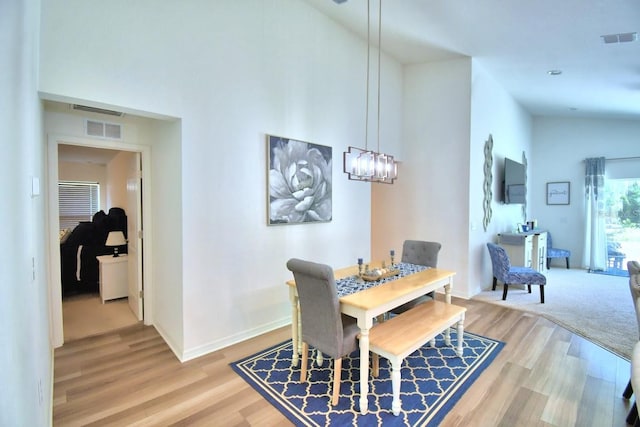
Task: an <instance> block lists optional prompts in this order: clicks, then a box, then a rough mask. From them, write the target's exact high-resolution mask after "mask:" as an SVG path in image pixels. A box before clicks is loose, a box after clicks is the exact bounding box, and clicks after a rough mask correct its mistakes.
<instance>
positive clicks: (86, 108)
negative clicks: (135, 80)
mask: <svg viewBox="0 0 640 427" xmlns="http://www.w3.org/2000/svg"><path fill="white" fill-rule="evenodd" d="M71 108H73V109H74V110H78V111H87V112H89V113H98V114H106V115H108V116H116V117H122V116H124V113H123V112H122V111H115V110H106V109H104V108H98V107H89V106H88V105H80V104H73V105H72V106H71Z"/></svg>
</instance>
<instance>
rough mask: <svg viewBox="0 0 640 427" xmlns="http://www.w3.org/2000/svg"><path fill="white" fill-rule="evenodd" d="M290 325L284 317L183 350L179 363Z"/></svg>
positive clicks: (287, 318)
mask: <svg viewBox="0 0 640 427" xmlns="http://www.w3.org/2000/svg"><path fill="white" fill-rule="evenodd" d="M290 324H291V318H290V317H286V318H282V319H280V320H277V321H273V322H269V323H265V324H263V325H260V326H258V327H256V328H253V329H248V330H246V331H242V332H240V333H238V334H235V335H231V336H228V337H225V338H221V339H218V340H215V341H212V342H210V343H207V344H203V345H199V346H197V347H194V348H191V349H189V350H185V351H184V353H183V354H182V357H181V358H180V357H179V359H180V361H181V362H186V361H188V360H191V359H195V358H197V357H200V356H204V355H205V354H209V353H212V352H214V351H217V350H220V349H223V348H225V347H229V346H230V345H233V344H237V343H239V342H242V341H246V340H248V339H249V338H254V337H257V336H258V335H262V334H265V333H267V332H271V331H273V330H275V329H278V328H281V327H283V326H287V325H290Z"/></svg>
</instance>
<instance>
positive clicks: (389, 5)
mask: <svg viewBox="0 0 640 427" xmlns="http://www.w3.org/2000/svg"><path fill="white" fill-rule="evenodd" d="M304 1H305V2H306V3H308V4H310V5H311V6H313V7H314V8H316V9H317V10H319V11H320V12H322V13H323V14H325V15H327V16H329V17H330V18H332V19H334V20H335V21H336V22H338V23H339V24H340V25H342V26H344V27H346V28H348V29H349V30H350V31H352V32H354V33H355V34H358V35H359V36H360V37H362V38H363V39H365V40H366V34H367V3H366V2H365V1H364V0H348V1H347V2H345V3H342V4H336V3H335V1H334V0H304ZM371 3H372V4H371V19H372V24H371V25H372V26H371V31H372V40H377V16H378V12H377V11H378V1H377V0H371ZM630 32H640V1H639V0H392V1H391V0H386V1H384V2H383V4H382V49H383V50H384V51H385V52H387V53H388V54H389V55H391V56H393V57H395V58H396V59H397V60H399V61H400V62H401V63H403V64H414V63H423V62H428V61H435V60H441V59H446V58H454V57H459V56H460V55H464V56H470V57H473V58H475V59H477V60H478V62H479V63H480V64H481V65H482V66H483V67H484V68H485V69H486V70H487V71H488V72H489V73H490V74H491V75H493V76H494V78H495V79H496V80H497V81H498V82H500V84H501V85H502V86H503V87H504V88H505V89H506V90H507V91H508V92H509V93H511V95H512V96H513V97H514V98H515V99H516V100H517V101H518V102H519V103H520V104H521V105H522V106H523V107H524V108H525V109H526V110H527V111H529V112H530V113H531V114H533V115H547V116H549V115H550V116H558V115H560V116H575V117H603V118H627V119H640V41H633V42H629V43H617V44H605V43H604V42H603V40H602V37H601V36H603V35H607V34H614V33H630ZM376 44H377V43H376ZM556 69H557V70H562V74H561V75H559V76H549V75H548V74H547V72H548V71H549V70H556ZM382 78H383V79H384V75H383V76H382Z"/></svg>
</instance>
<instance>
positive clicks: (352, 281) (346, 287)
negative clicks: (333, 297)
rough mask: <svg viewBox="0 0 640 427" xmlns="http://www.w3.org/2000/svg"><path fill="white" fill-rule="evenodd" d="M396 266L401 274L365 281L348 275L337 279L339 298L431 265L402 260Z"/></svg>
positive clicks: (426, 268)
mask: <svg viewBox="0 0 640 427" xmlns="http://www.w3.org/2000/svg"><path fill="white" fill-rule="evenodd" d="M394 268H396V269H397V270H400V274H397V275H395V276H391V277H385V278H384V279H380V280H375V281H371V282H368V281H366V280H365V281H363V282H358V276H357V275H355V276H348V277H345V278H343V279H339V280H336V288H337V291H338V298H340V297H343V296H345V295H351V294H354V293H356V292H360V291H364V290H365V289H369V288H372V287H374V286H378V285H381V284H383V283H385V282H389V281H391V280H396V279H397V278H399V277H404V276H408V275H409V274H413V273H418V272H420V271H424V270H428V269H429V268H430V267H426V266H424V265H417V264H409V263H406V262H401V263H398V264H395V265H394Z"/></svg>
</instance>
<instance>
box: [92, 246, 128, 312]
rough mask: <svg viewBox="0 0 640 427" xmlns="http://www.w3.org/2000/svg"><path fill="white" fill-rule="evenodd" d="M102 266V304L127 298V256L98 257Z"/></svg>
mask: <svg viewBox="0 0 640 427" xmlns="http://www.w3.org/2000/svg"><path fill="white" fill-rule="evenodd" d="M96 258H97V259H98V263H99V264H100V298H101V299H102V303H103V304H104V302H105V301H107V300H110V299H116V298H125V297H127V296H128V294H129V281H128V274H127V255H126V254H124V255H120V256H117V257H114V256H113V255H101V256H98V257H96Z"/></svg>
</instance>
